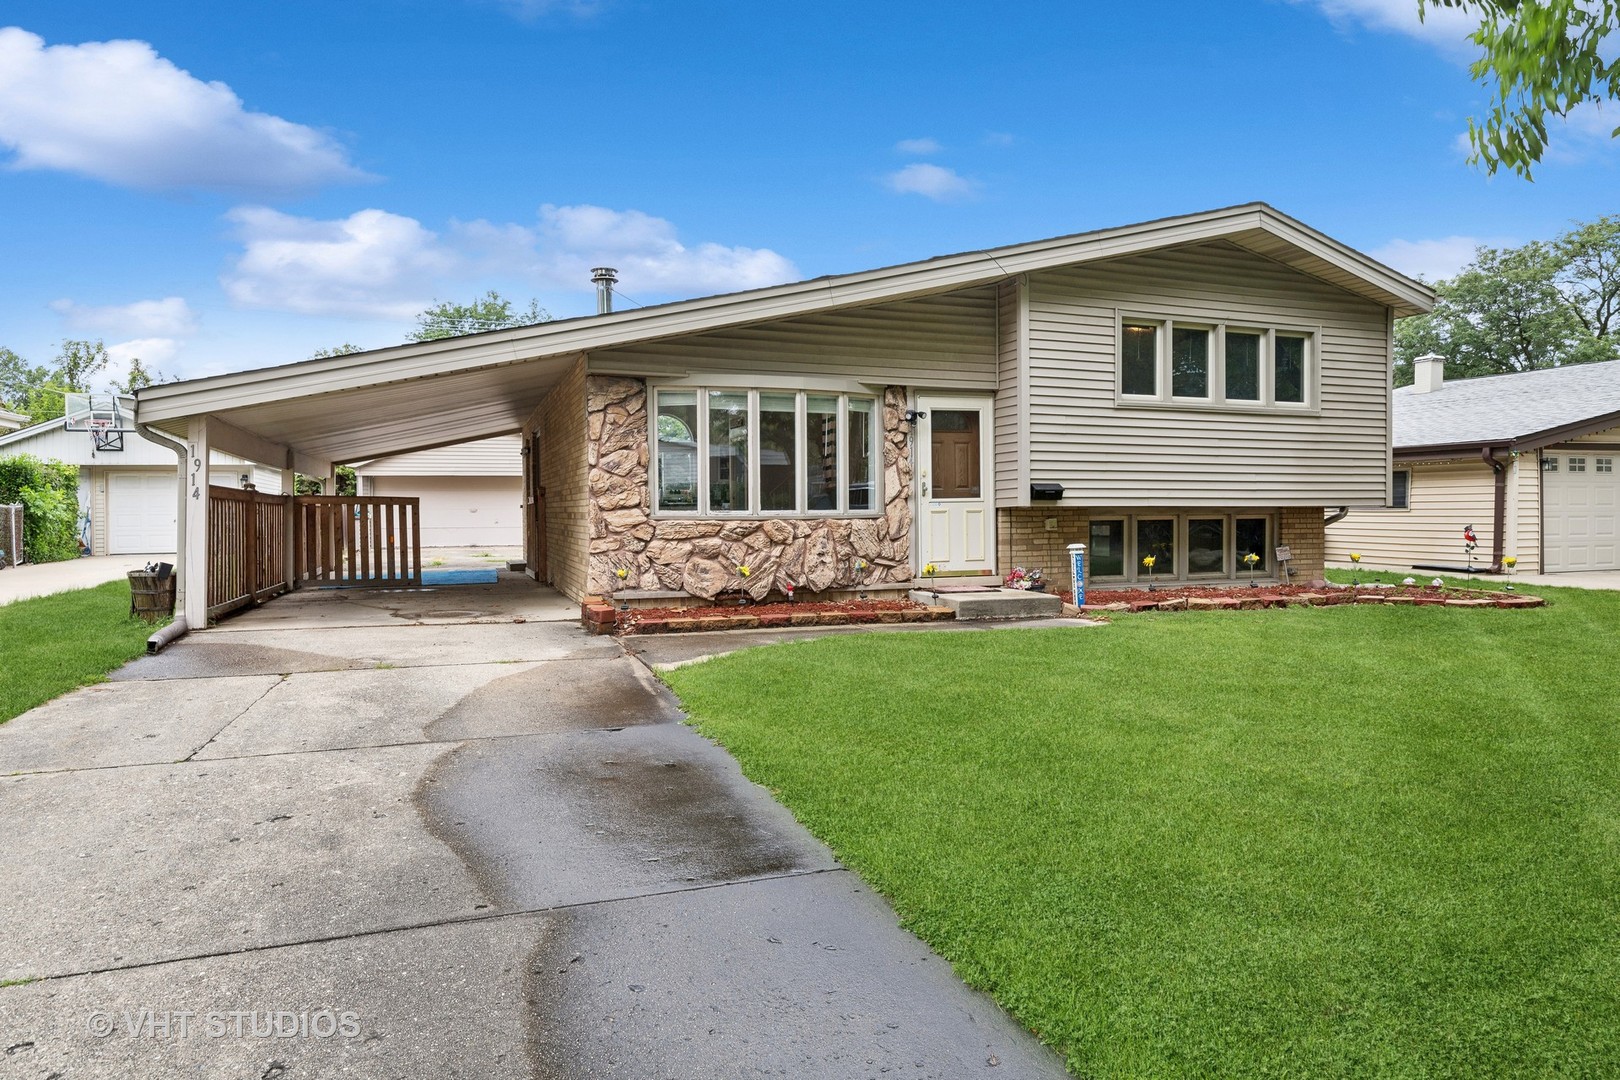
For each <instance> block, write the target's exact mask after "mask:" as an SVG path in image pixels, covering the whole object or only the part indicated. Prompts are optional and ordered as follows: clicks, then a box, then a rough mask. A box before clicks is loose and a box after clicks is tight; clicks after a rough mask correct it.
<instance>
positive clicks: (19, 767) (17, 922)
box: [0, 575, 1063, 1080]
mask: <svg viewBox="0 0 1620 1080" xmlns="http://www.w3.org/2000/svg"><path fill="white" fill-rule="evenodd" d="M575 618H577V608H574V607H573V606H572V605H568V604H566V603H564V602H560V598H557V597H556V596H555V594H552V593H549V592H548V591H546V590H541V589H537V588H535V587H534V586H533V585H532V583H529V582H527V581H526V580H521V579H517V578H515V577H514V576H511V575H503V577H502V581H501V582H500V583H498V584H497V585H494V586H465V587H459V588H455V589H438V590H433V589H427V590H398V591H389V590H377V591H371V592H365V593H356V592H350V593H343V594H324V596H323V595H322V594H318V593H301V594H299V595H298V596H296V597H294V598H289V599H284V600H279V601H275V602H272V603H271V604H269V605H267V606H266V607H264V608H263V609H260V610H259V611H256V612H253V613H250V614H247V615H245V616H243V617H241V618H239V619H236V620H233V621H231V622H229V623H226V624H225V625H224V626H223V627H221V628H218V629H216V630H212V631H207V632H204V633H198V634H194V635H192V636H191V637H189V638H187V639H185V640H183V641H181V642H180V643H178V644H176V645H174V646H172V647H171V648H170V649H168V650H166V651H165V652H164V653H163V654H162V655H160V656H156V657H148V658H144V659H141V660H138V661H136V662H134V663H133V664H131V665H129V666H128V667H126V668H125V669H123V670H122V671H121V672H119V673H117V676H116V678H115V681H113V682H110V683H106V684H103V685H100V686H94V687H88V688H86V689H83V690H80V691H77V692H76V693H74V694H70V695H67V696H66V697H63V698H60V699H58V700H56V701H54V702H51V703H49V704H47V705H45V706H42V707H41V708H39V709H36V710H34V711H32V712H30V713H26V714H24V715H23V716H20V717H18V718H16V719H15V720H13V721H11V722H10V723H9V724H6V725H3V726H0V815H3V817H4V820H5V821H6V823H7V843H6V844H5V845H0V878H3V880H5V881H6V882H8V897H7V913H8V914H7V932H6V948H5V949H4V950H3V951H0V980H13V979H30V980H33V981H30V982H27V983H26V984H24V985H13V986H8V987H0V1047H3V1048H6V1051H5V1056H4V1057H3V1058H0V1061H3V1062H4V1069H3V1070H0V1071H4V1072H5V1074H6V1075H8V1076H10V1075H17V1076H28V1077H40V1078H42V1080H43V1078H45V1077H49V1076H52V1075H58V1076H63V1077H68V1076H71V1077H120V1078H121V1077H128V1076H143V1077H155V1076H180V1075H187V1076H191V1075H207V1076H215V1077H251V1078H255V1080H262V1078H269V1077H279V1078H284V1080H292V1078H296V1077H324V1076H330V1075H336V1074H339V1073H341V1074H342V1075H345V1076H357V1077H379V1078H380V1077H396V1076H401V1075H413V1076H444V1077H457V1076H460V1077H469V1078H479V1080H485V1078H504V1077H585V1076H590V1077H626V1078H630V1077H635V1078H648V1077H705V1078H707V1077H742V1076H757V1075H787V1076H795V1077H827V1078H829V1080H830V1078H838V1080H845V1078H851V1077H878V1076H894V1075H901V1076H911V1077H963V1076H976V1075H987V1076H1009V1077H1060V1076H1062V1075H1063V1069H1062V1067H1061V1064H1060V1062H1059V1061H1058V1060H1057V1058H1056V1057H1055V1056H1054V1055H1053V1054H1051V1053H1050V1052H1049V1051H1047V1050H1045V1049H1044V1048H1042V1047H1041V1046H1039V1044H1038V1043H1037V1042H1036V1041H1035V1040H1034V1039H1033V1038H1032V1037H1031V1036H1029V1035H1028V1034H1027V1033H1026V1032H1024V1031H1023V1030H1022V1029H1021V1028H1019V1027H1018V1026H1017V1025H1015V1024H1013V1023H1012V1022H1010V1021H1009V1020H1008V1019H1007V1018H1006V1017H1005V1016H1004V1015H1003V1014H1002V1013H1001V1012H1000V1010H999V1009H998V1008H997V1007H996V1006H995V1005H994V1004H993V1003H992V1002H990V1001H989V1000H988V999H987V998H985V997H983V996H982V995H979V994H977V993H974V992H972V991H969V990H968V989H966V988H965V987H964V986H963V985H962V984H961V983H960V982H959V981H958V980H957V979H956V978H955V977H954V975H953V974H952V973H951V971H950V969H949V967H948V966H947V965H946V964H945V963H944V962H942V961H941V960H940V959H939V958H937V957H935V956H934V955H933V954H932V953H931V952H930V951H929V950H928V949H927V948H926V947H925V946H923V945H922V944H921V943H920V942H918V941H917V940H916V939H915V938H913V937H911V936H910V935H909V934H907V933H905V932H903V931H901V930H900V929H899V928H898V927H897V925H896V920H895V917H894V915H893V913H892V912H891V911H890V910H889V908H888V907H887V905H886V904H884V903H883V902H882V900H881V899H879V898H876V897H874V896H873V895H872V894H871V892H870V891H869V890H868V889H867V888H866V886H865V885H864V883H863V882H862V881H861V880H860V879H859V878H858V877H856V876H855V875H854V874H852V873H850V872H848V871H846V870H844V869H843V868H841V867H840V866H839V864H838V863H837V861H836V860H835V859H834V858H833V857H832V855H831V854H830V853H829V852H828V851H827V850H826V849H825V848H824V847H822V846H821V845H820V844H819V843H817V842H816V841H815V840H814V839H813V838H812V837H811V836H810V835H809V834H808V833H807V832H806V831H805V830H804V829H803V828H802V827H800V826H799V825H798V824H797V823H796V822H795V821H794V820H793V819H792V817H791V816H790V815H789V814H788V813H787V812H786V811H785V810H784V809H783V808H782V807H780V806H778V805H777V804H776V803H775V802H774V801H773V800H772V799H771V798H770V797H769V795H768V794H767V793H766V792H765V791H763V790H762V789H760V788H758V787H756V786H754V785H753V784H751V783H749V782H748V781H746V780H745V779H744V778H743V777H742V775H741V774H740V772H739V771H738V769H737V767H736V764H735V763H734V762H733V761H732V760H731V758H730V757H728V756H727V755H726V754H725V753H724V752H722V751H721V750H719V749H718V748H717V747H715V746H714V745H712V744H710V743H709V742H707V741H705V740H704V739H702V738H700V737H699V736H697V735H696V734H695V733H694V732H692V731H691V730H690V729H689V728H687V727H685V726H684V725H683V724H682V723H681V722H680V721H681V713H680V711H679V708H678V706H677V704H676V702H675V701H674V700H673V699H672V698H671V697H670V696H669V694H668V692H667V691H666V690H665V689H664V688H663V687H662V685H661V684H659V683H658V682H656V680H655V679H654V678H653V677H652V676H651V674H650V673H649V672H648V671H647V669H646V668H645V667H644V666H643V665H642V664H641V663H639V662H637V661H636V660H635V659H632V658H631V657H629V656H627V655H626V654H625V652H624V650H623V649H622V648H621V647H620V646H619V644H618V643H617V642H615V641H614V640H612V639H609V638H599V637H598V638H593V637H587V636H585V635H584V634H583V633H582V632H581V631H580V630H579V629H578V628H577V627H576V626H575V625H574V624H573V621H572V620H573V619H575ZM710 647H711V648H714V647H715V646H710ZM323 1010H329V1012H326V1011H323ZM275 1014H280V1015H279V1016H277V1015H275ZM345 1014H349V1015H347V1016H346V1015H345ZM339 1021H341V1022H343V1023H344V1024H345V1026H344V1027H342V1028H340V1029H339V1030H338V1032H337V1033H336V1034H333V1033H331V1032H330V1031H329V1030H328V1028H329V1027H330V1026H331V1024H332V1023H336V1022H339ZM278 1024H279V1025H280V1027H275V1026H274V1025H278ZM288 1025H290V1026H291V1030H292V1034H291V1035H290V1036H288V1037H276V1032H277V1031H281V1030H284V1029H286V1027H287V1026H288ZM182 1026H184V1028H185V1030H184V1031H182V1030H181V1029H182ZM109 1027H110V1028H111V1032H112V1033H111V1034H108V1033H107V1030H106V1029H108V1028H109ZM256 1030H257V1031H258V1032H259V1034H255V1031H256ZM322 1032H326V1034H324V1035H323V1034H322Z"/></svg>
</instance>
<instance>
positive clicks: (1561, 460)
mask: <svg viewBox="0 0 1620 1080" xmlns="http://www.w3.org/2000/svg"><path fill="white" fill-rule="evenodd" d="M1616 461H1620V454H1613V453H1604V454H1592V453H1587V454H1570V453H1557V454H1548V453H1543V454H1542V455H1541V481H1542V495H1541V511H1542V529H1543V544H1544V545H1545V553H1546V559H1547V570H1548V572H1549V573H1556V572H1558V571H1561V570H1616V569H1620V539H1617V538H1620V512H1617V510H1620V473H1617V472H1616V471H1615V462H1616Z"/></svg>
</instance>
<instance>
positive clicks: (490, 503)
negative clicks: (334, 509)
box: [370, 476, 523, 547]
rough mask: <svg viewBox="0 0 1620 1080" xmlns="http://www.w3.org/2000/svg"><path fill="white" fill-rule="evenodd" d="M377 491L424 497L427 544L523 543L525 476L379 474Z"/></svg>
mask: <svg viewBox="0 0 1620 1080" xmlns="http://www.w3.org/2000/svg"><path fill="white" fill-rule="evenodd" d="M370 480H371V494H373V495H392V496H415V497H417V498H419V499H421V500H422V546H423V547H485V546H487V547H516V546H517V545H519V544H522V543H523V506H522V503H523V478H522V477H519V476H373V477H371V478H370Z"/></svg>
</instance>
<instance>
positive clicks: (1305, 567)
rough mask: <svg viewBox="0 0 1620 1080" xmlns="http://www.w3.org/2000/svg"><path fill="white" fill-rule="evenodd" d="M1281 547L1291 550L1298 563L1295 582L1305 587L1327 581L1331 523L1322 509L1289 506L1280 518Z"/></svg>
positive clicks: (1278, 534) (1318, 507) (1294, 564)
mask: <svg viewBox="0 0 1620 1080" xmlns="http://www.w3.org/2000/svg"><path fill="white" fill-rule="evenodd" d="M1278 516H1279V520H1278V522H1277V543H1279V544H1281V545H1283V546H1285V547H1287V548H1289V549H1290V551H1291V553H1292V554H1293V556H1294V561H1293V562H1292V563H1290V564H1289V565H1290V566H1292V567H1293V568H1294V579H1293V580H1294V582H1295V583H1296V584H1301V585H1303V584H1304V583H1306V582H1309V581H1321V580H1323V559H1324V556H1325V554H1326V551H1327V527H1326V526H1325V525H1324V524H1323V522H1325V521H1326V520H1327V519H1326V518H1325V517H1324V516H1323V511H1322V507H1320V506H1306V507H1298V506H1286V507H1284V508H1283V509H1282V511H1281V513H1280V514H1279V515H1278Z"/></svg>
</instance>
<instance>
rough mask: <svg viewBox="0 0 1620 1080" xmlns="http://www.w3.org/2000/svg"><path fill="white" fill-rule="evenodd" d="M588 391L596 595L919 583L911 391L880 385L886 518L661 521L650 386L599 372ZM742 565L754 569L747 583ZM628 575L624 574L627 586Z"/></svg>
mask: <svg viewBox="0 0 1620 1080" xmlns="http://www.w3.org/2000/svg"><path fill="white" fill-rule="evenodd" d="M585 394H586V417H587V430H586V432H585V453H586V462H587V469H588V490H589V495H590V508H589V534H590V541H589V552H590V569H589V575H588V578H587V585H588V589H587V591H588V592H591V593H597V594H607V593H611V592H613V591H614V590H615V589H671V590H673V589H679V590H682V591H684V592H687V593H690V594H691V595H693V596H699V597H703V598H705V599H711V598H713V597H715V596H717V595H718V594H720V593H722V592H731V591H746V592H747V593H748V595H749V596H751V597H753V598H754V599H756V600H763V599H764V598H765V597H766V596H767V595H768V594H769V593H771V592H772V591H777V592H780V591H781V590H782V589H783V588H784V587H785V586H787V585H789V584H791V585H793V586H794V587H795V588H796V589H798V590H800V593H801V595H804V594H808V593H815V592H823V591H825V590H827V589H835V588H850V587H855V586H859V585H877V584H883V583H886V582H896V581H909V580H911V578H912V576H913V575H912V573H911V455H910V452H909V447H908V445H907V440H908V426H907V425H906V423H905V418H904V414H905V409H906V394H905V390H904V389H903V388H900V387H889V388H887V389H886V390H885V391H884V392H883V492H884V496H885V499H886V503H885V509H884V513H883V515H882V516H874V517H869V518H821V517H814V518H742V519H739V518H654V517H653V516H652V514H651V501H650V500H651V487H650V485H649V483H648V469H647V455H648V439H647V421H648V418H647V386H646V383H645V382H643V381H642V380H640V379H627V378H617V377H609V376H599V375H592V376H589V377H587V379H586V385H585ZM581 546H582V547H583V546H584V545H581ZM863 561H864V563H865V566H864V568H863V567H862V565H861V563H862V562H863ZM739 566H747V567H748V568H749V571H750V572H749V576H748V577H747V578H744V577H743V576H742V575H741V574H740V573H739V572H738V570H737V567H739ZM619 570H624V571H626V575H625V578H624V580H623V581H622V582H621V581H620V580H619V578H618V576H617V571H619Z"/></svg>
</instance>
